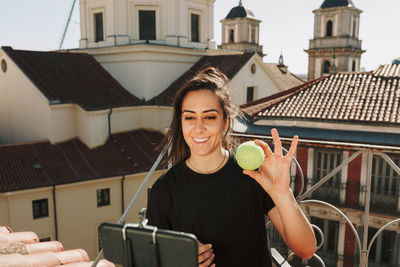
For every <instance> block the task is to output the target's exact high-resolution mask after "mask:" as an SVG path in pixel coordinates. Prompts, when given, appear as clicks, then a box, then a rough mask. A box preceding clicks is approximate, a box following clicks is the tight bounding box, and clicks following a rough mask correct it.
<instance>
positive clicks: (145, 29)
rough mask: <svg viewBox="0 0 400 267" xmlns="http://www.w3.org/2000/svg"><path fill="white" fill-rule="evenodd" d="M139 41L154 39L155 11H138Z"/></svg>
mask: <svg viewBox="0 0 400 267" xmlns="http://www.w3.org/2000/svg"><path fill="white" fill-rule="evenodd" d="M139 39H140V40H155V39H156V11H155V10H139Z"/></svg>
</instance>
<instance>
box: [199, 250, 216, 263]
mask: <svg viewBox="0 0 400 267" xmlns="http://www.w3.org/2000/svg"><path fill="white" fill-rule="evenodd" d="M212 255H213V251H212V250H207V251H206V252H204V253H203V254H200V255H199V263H203V262H205V261H206V260H207V259H209V258H210V257H211V256H212Z"/></svg>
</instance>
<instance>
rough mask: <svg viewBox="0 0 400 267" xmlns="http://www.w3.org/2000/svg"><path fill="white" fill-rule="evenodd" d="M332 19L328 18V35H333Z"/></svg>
mask: <svg viewBox="0 0 400 267" xmlns="http://www.w3.org/2000/svg"><path fill="white" fill-rule="evenodd" d="M332 26H333V25H332V21H331V20H328V22H327V23H326V36H327V37H330V36H332Z"/></svg>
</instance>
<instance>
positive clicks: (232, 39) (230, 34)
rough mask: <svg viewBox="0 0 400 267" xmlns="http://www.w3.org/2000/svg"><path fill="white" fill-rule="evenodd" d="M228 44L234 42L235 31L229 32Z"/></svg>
mask: <svg viewBox="0 0 400 267" xmlns="http://www.w3.org/2000/svg"><path fill="white" fill-rule="evenodd" d="M229 42H230V43H234V42H235V31H234V30H233V29H232V30H229Z"/></svg>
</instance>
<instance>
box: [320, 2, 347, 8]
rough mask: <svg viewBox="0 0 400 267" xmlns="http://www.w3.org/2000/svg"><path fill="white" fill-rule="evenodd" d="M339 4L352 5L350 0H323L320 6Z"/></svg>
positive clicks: (326, 6) (335, 5)
mask: <svg viewBox="0 0 400 267" xmlns="http://www.w3.org/2000/svg"><path fill="white" fill-rule="evenodd" d="M339 6H354V4H353V2H352V1H351V0H325V1H324V2H323V3H322V5H321V8H330V7H339Z"/></svg>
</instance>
